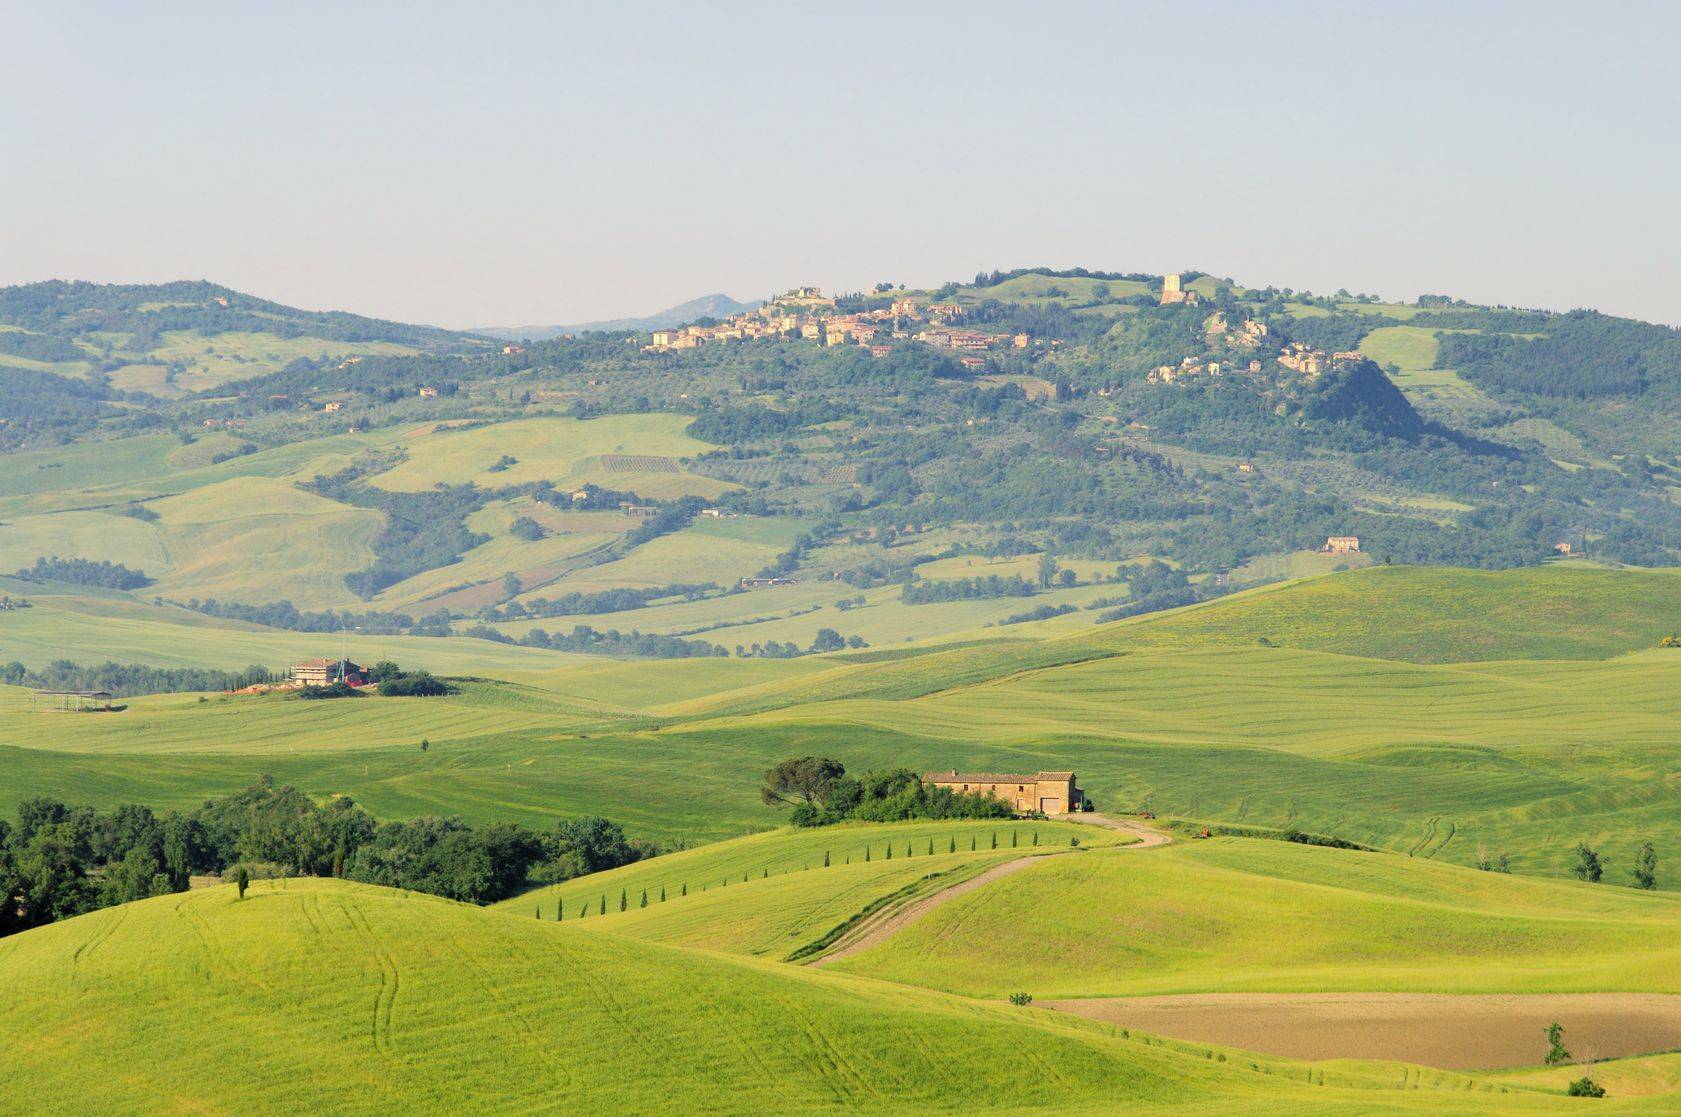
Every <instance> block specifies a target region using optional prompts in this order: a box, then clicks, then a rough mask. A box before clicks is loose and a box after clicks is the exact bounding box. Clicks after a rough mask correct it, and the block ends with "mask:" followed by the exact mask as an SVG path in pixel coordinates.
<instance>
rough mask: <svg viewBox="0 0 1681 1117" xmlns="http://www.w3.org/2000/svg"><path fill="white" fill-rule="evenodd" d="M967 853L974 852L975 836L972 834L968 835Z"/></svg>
mask: <svg viewBox="0 0 1681 1117" xmlns="http://www.w3.org/2000/svg"><path fill="white" fill-rule="evenodd" d="M969 852H970V853H973V852H975V836H974V835H973V834H970V835H969Z"/></svg>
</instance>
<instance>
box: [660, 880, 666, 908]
mask: <svg viewBox="0 0 1681 1117" xmlns="http://www.w3.org/2000/svg"><path fill="white" fill-rule="evenodd" d="M660 903H662V904H663V903H665V885H663V884H662V885H660Z"/></svg>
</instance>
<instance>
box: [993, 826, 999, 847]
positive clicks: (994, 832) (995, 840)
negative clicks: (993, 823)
mask: <svg viewBox="0 0 1681 1117" xmlns="http://www.w3.org/2000/svg"><path fill="white" fill-rule="evenodd" d="M992 848H993V849H997V848H998V831H996V830H994V831H993V832H992Z"/></svg>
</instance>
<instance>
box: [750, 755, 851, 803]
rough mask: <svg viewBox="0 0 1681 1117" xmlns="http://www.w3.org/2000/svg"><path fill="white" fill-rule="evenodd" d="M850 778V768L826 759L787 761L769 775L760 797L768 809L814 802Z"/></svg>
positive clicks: (809, 757) (795, 759) (814, 758)
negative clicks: (847, 775) (836, 783)
mask: <svg viewBox="0 0 1681 1117" xmlns="http://www.w3.org/2000/svg"><path fill="white" fill-rule="evenodd" d="M844 775H846V766H845V765H844V764H842V763H841V762H840V761H838V760H830V759H829V758H828V757H823V756H800V757H795V758H794V759H792V760H784V761H783V762H782V763H781V764H778V765H777V766H776V767H774V768H770V769H768V770H766V772H765V786H764V787H762V788H760V789H759V796H760V798H762V799H763V800H764V801H765V803H766V804H767V805H768V806H772V807H776V806H781V805H783V804H787V803H794V802H803V803H810V802H812V801H814V800H817V799H820V798H822V796H823V793H824V792H825V791H827V790H828V789H829V785H830V784H832V783H834V782H835V781H836V780H838V779H840V778H841V777H842V776H844Z"/></svg>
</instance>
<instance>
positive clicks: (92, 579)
mask: <svg viewBox="0 0 1681 1117" xmlns="http://www.w3.org/2000/svg"><path fill="white" fill-rule="evenodd" d="M17 577H19V578H22V579H24V580H25V581H29V582H70V583H72V584H74V585H78V586H103V587H105V588H106V589H113V590H137V589H139V588H140V587H142V586H149V585H151V584H152V580H151V579H150V578H148V577H146V575H145V574H144V573H143V572H141V571H139V570H130V569H129V568H128V567H126V566H124V565H123V564H122V563H120V562H105V561H103V560H99V561H95V560H92V559H85V558H68V559H66V558H59V557H58V556H57V555H54V556H52V557H51V558H37V559H36V560H35V565H34V566H26V567H24V568H23V569H22V570H19V571H18V572H17Z"/></svg>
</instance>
